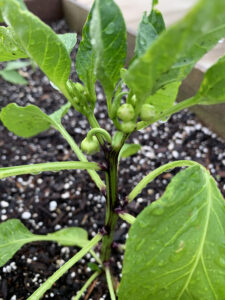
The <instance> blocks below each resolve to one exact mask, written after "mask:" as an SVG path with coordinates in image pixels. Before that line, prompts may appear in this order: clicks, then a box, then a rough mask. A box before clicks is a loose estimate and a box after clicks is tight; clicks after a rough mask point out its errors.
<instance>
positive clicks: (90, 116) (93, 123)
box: [86, 112, 104, 145]
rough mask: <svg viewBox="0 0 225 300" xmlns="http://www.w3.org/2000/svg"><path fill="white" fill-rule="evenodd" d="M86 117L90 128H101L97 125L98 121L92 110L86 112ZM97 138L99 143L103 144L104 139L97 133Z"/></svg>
mask: <svg viewBox="0 0 225 300" xmlns="http://www.w3.org/2000/svg"><path fill="white" fill-rule="evenodd" d="M86 117H87V119H88V122H89V123H90V125H91V127H92V128H101V127H100V125H99V123H98V121H97V120H96V118H95V115H94V113H93V112H90V113H89V114H87V115H86ZM97 138H98V140H99V143H100V144H101V145H103V144H104V141H103V139H102V137H101V135H100V134H97Z"/></svg>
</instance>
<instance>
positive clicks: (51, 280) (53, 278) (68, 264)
mask: <svg viewBox="0 0 225 300" xmlns="http://www.w3.org/2000/svg"><path fill="white" fill-rule="evenodd" d="M101 239H102V235H101V234H100V233H98V234H97V235H96V236H95V237H94V238H93V239H92V240H91V241H90V242H89V243H88V244H87V245H86V246H85V247H83V248H82V249H81V250H80V251H79V252H77V254H75V255H74V256H73V257H72V258H71V259H70V260H68V261H67V262H66V263H65V264H64V265H63V266H62V267H61V268H60V269H58V270H57V271H56V272H55V273H54V274H53V275H52V276H51V277H49V278H48V279H47V280H46V281H45V282H44V283H43V284H42V285H41V286H40V287H39V288H38V289H37V290H36V291H35V292H34V293H33V294H32V295H31V296H30V297H29V298H28V299H27V300H38V299H40V298H41V297H42V296H43V295H44V293H45V292H46V291H47V290H49V289H50V288H51V287H52V285H53V284H54V283H55V282H56V281H57V280H58V279H59V278H60V277H61V276H62V275H63V274H65V273H66V272H67V271H68V270H69V269H70V268H71V267H72V266H73V265H75V263H77V262H78V261H79V260H80V259H81V258H82V257H83V256H84V255H85V254H87V253H88V252H89V251H90V250H91V249H92V248H93V247H94V246H95V245H97V244H98V242H99V241H100V240H101Z"/></svg>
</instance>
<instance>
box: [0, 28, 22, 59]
mask: <svg viewBox="0 0 225 300" xmlns="http://www.w3.org/2000/svg"><path fill="white" fill-rule="evenodd" d="M0 49H1V52H0V61H8V60H15V59H18V58H27V54H26V53H25V52H24V50H23V48H22V47H21V46H20V45H19V44H18V43H17V42H16V40H15V37H14V34H13V30H12V28H11V27H4V26H0Z"/></svg>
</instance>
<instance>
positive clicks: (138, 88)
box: [125, 0, 225, 99]
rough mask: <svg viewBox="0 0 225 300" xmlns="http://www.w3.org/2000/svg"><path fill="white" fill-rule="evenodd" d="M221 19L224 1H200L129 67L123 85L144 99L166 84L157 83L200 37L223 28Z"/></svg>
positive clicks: (223, 13)
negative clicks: (125, 84) (220, 27)
mask: <svg viewBox="0 0 225 300" xmlns="http://www.w3.org/2000/svg"><path fill="white" fill-rule="evenodd" d="M224 17H225V2H224V0H214V1H211V0H200V1H199V2H198V3H197V5H196V6H195V7H194V8H193V9H192V10H191V11H190V12H189V13H188V14H187V15H186V16H185V17H184V18H183V19H182V20H181V21H179V22H178V23H177V24H175V25H173V26H171V27H170V28H169V29H168V30H166V31H164V32H163V33H162V34H161V35H160V36H159V37H158V38H157V39H156V40H155V42H154V43H153V44H152V45H151V46H150V48H149V49H148V50H147V51H146V53H145V54H144V55H142V56H141V57H139V58H138V59H137V60H135V61H134V62H133V63H132V64H131V65H130V67H129V69H128V71H127V72H126V74H125V81H126V83H127V85H128V86H129V87H130V88H131V89H132V90H133V91H134V93H135V94H137V95H138V96H139V98H144V99H145V98H146V97H147V96H149V95H150V94H152V93H153V91H155V90H157V89H158V88H160V87H161V86H163V85H164V84H165V82H170V81H171V80H170V81H168V79H165V80H164V81H165V82H161V83H160V80H161V76H162V75H165V74H166V72H168V71H169V70H170V68H171V67H172V66H174V64H176V63H177V62H178V61H180V60H181V59H182V58H184V57H186V55H187V54H189V51H190V52H191V53H192V50H191V49H194V48H193V47H195V49H196V47H197V45H198V42H199V41H200V40H201V39H202V37H203V36H204V35H207V34H208V33H209V32H211V31H213V30H215V29H218V27H219V26H222V25H224ZM201 53H202V52H201ZM199 56H200V55H199ZM187 58H188V59H190V57H187ZM195 59H196V58H195ZM182 63H184V61H183V62H182ZM185 63H186V62H185ZM192 63H193V61H192ZM165 76H166V75H165ZM176 77H177V76H176ZM174 80H177V78H176V79H173V81H174Z"/></svg>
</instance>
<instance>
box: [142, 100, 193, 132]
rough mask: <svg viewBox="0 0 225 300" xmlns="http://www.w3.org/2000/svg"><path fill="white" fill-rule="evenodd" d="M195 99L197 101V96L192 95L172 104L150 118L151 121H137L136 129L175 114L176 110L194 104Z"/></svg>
mask: <svg viewBox="0 0 225 300" xmlns="http://www.w3.org/2000/svg"><path fill="white" fill-rule="evenodd" d="M197 101H198V98H197V96H194V97H192V98H189V99H187V100H184V101H182V102H180V103H178V104H176V105H174V106H172V107H171V108H169V109H167V110H166V111H164V112H163V113H161V114H159V115H157V116H155V117H154V118H153V119H152V120H151V122H143V121H141V122H138V123H137V130H141V129H143V128H145V127H147V126H149V125H151V124H153V123H155V122H157V121H160V120H161V119H163V118H166V117H168V116H171V115H172V114H175V113H177V112H179V111H181V110H183V109H185V108H188V107H190V106H193V105H196V104H197Z"/></svg>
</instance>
